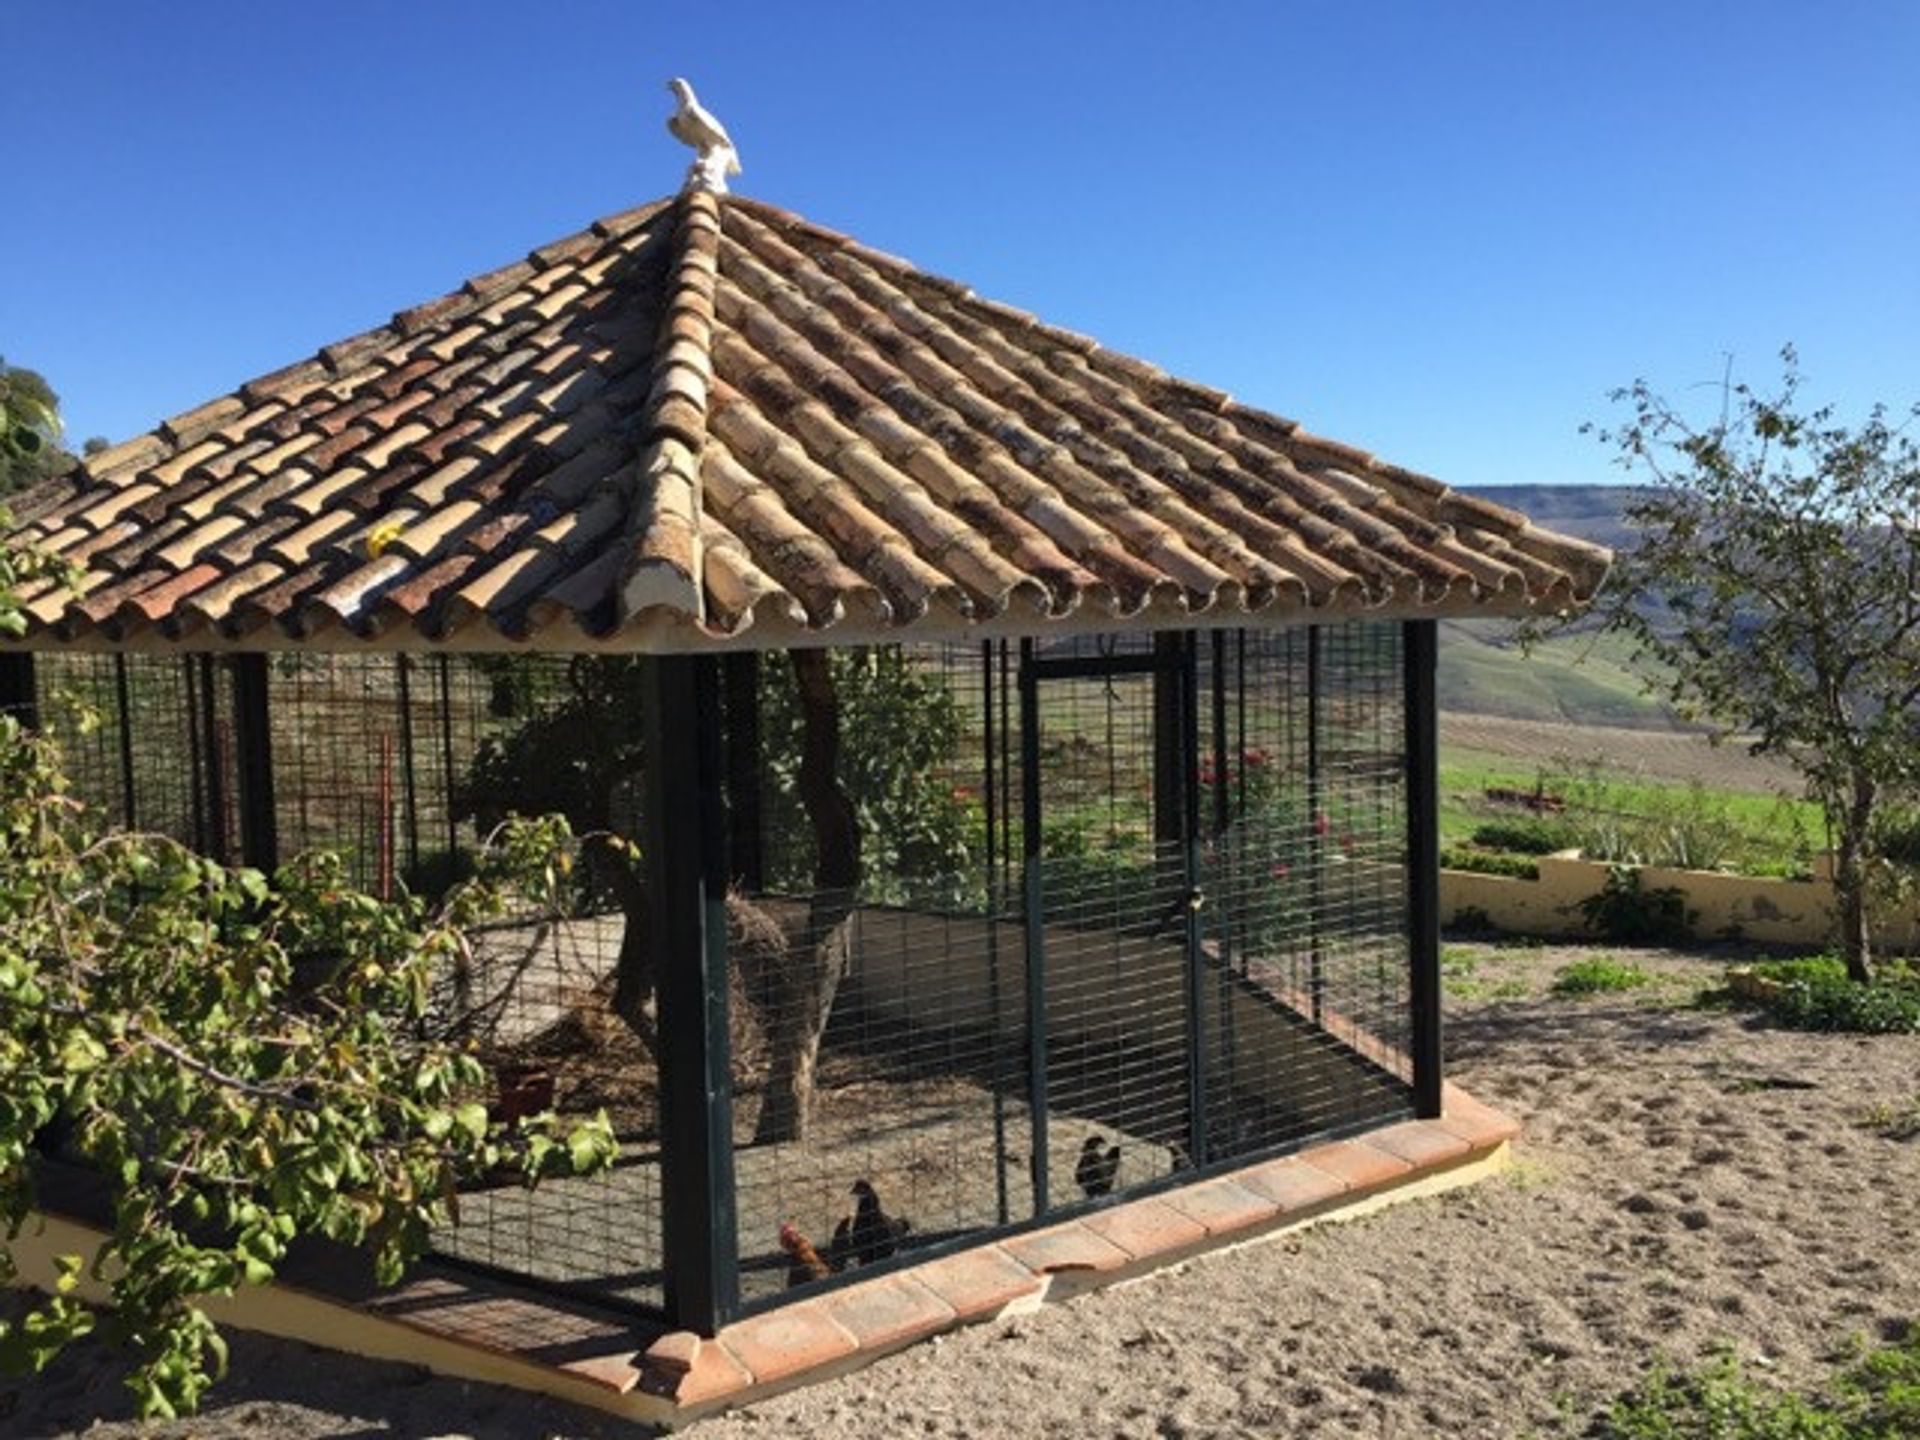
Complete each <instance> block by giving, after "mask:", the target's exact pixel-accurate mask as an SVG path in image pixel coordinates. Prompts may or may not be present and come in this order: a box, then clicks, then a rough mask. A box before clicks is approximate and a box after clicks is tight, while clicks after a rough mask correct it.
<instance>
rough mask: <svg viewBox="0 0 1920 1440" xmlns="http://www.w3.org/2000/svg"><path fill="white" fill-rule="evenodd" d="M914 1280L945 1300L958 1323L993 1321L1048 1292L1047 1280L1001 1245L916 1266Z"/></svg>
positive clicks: (973, 1250)
mask: <svg viewBox="0 0 1920 1440" xmlns="http://www.w3.org/2000/svg"><path fill="white" fill-rule="evenodd" d="M913 1277H914V1279H916V1280H918V1281H919V1282H920V1283H921V1284H923V1285H925V1286H926V1287H927V1288H928V1289H929V1290H931V1291H933V1293H934V1294H936V1295H938V1296H939V1297H940V1298H941V1299H942V1300H944V1301H945V1302H946V1303H947V1305H948V1306H949V1307H950V1308H951V1309H952V1310H953V1312H954V1316H955V1318H956V1319H958V1320H976V1319H987V1318H990V1317H991V1316H994V1315H998V1314H999V1313H1000V1312H1001V1311H1002V1310H1004V1309H1006V1308H1007V1306H1009V1305H1012V1304H1015V1303H1016V1302H1018V1301H1021V1300H1026V1299H1030V1298H1033V1297H1035V1296H1039V1295H1042V1294H1044V1293H1045V1291H1046V1288H1047V1282H1046V1281H1045V1280H1043V1279H1041V1278H1040V1277H1039V1276H1038V1275H1036V1274H1034V1273H1033V1271H1031V1270H1029V1269H1028V1268H1027V1267H1026V1266H1025V1265H1022V1264H1021V1263H1020V1262H1019V1261H1018V1260H1015V1259H1014V1258H1013V1257H1012V1256H1011V1255H1009V1254H1007V1252H1006V1251H1005V1250H1004V1249H1002V1248H1001V1247H1000V1246H998V1245H982V1246H978V1247H976V1248H974V1249H969V1250H962V1251H959V1252H958V1253H956V1254H953V1255H948V1256H945V1257H944V1258H942V1259H939V1260H931V1261H929V1262H927V1263H926V1264H925V1265H920V1266H916V1267H915V1268H914V1270H913Z"/></svg>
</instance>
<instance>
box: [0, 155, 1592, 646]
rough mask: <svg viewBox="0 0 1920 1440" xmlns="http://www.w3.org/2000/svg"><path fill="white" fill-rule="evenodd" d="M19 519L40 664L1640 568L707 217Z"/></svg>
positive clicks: (812, 237) (1165, 603) (640, 239)
mask: <svg viewBox="0 0 1920 1440" xmlns="http://www.w3.org/2000/svg"><path fill="white" fill-rule="evenodd" d="M13 509H14V512H15V516H16V524H17V526H18V527H19V528H18V529H17V531H16V535H17V536H18V537H19V538H20V539H22V540H25V541H28V542H34V543H41V544H45V545H48V546H50V547H51V548H55V549H58V550H60V551H61V552H62V553H64V554H66V555H68V556H69V557H71V558H72V559H73V560H75V562H76V563H78V564H79V565H80V566H81V567H82V578H81V583H80V586H79V588H78V590H77V592H68V591H62V590H58V589H57V588H54V587H51V586H43V587H40V588H37V589H36V590H35V591H33V592H31V593H30V594H29V596H28V597H27V598H28V605H27V612H28V619H29V623H30V626H31V627H32V628H31V629H30V632H29V635H28V640H27V643H29V644H57V643H60V642H61V641H62V640H65V639H74V640H83V639H87V638H90V637H93V636H95V635H98V636H100V637H103V638H105V639H106V640H108V641H109V642H110V643H126V644H132V643H137V642H139V641H140V640H141V639H142V637H144V636H149V635H150V636H155V637H158V638H160V639H162V640H170V641H173V642H175V643H179V644H181V645H193V644H198V643H226V642H230V641H232V640H234V639H240V640H243V641H246V642H247V643H283V642H284V639H285V637H287V636H294V637H307V638H308V639H309V641H310V643H313V644H323V645H329V646H350V645H352V644H354V643H356V637H360V638H365V637H371V636H372V635H375V634H378V633H381V632H382V631H389V630H393V629H395V628H405V629H406V631H407V633H409V634H411V635H413V636H414V637H415V643H418V644H421V645H426V644H432V643H436V642H438V641H441V640H444V639H448V638H450V637H454V636H459V637H460V640H461V643H463V644H468V645H471V644H476V643H477V644H481V645H487V644H506V643H508V642H509V641H512V640H519V639H522V638H525V637H527V636H529V635H537V634H540V633H542V632H548V631H551V634H552V638H551V639H550V641H549V643H552V644H555V645H562V646H564V645H566V644H570V643H576V642H577V641H579V640H580V639H581V638H582V637H589V638H592V639H593V640H595V641H597V642H602V643H607V644H611V645H615V646H628V647H638V648H654V647H657V646H662V645H673V646H685V645H687V644H689V643H692V644H701V645H709V646H722V647H724V646H738V645H753V644H762V643H764V644H782V643H790V642H791V641H793V640H794V639H796V638H798V637H800V636H803V635H805V634H807V633H809V632H820V633H821V634H822V635H824V636H826V637H832V636H834V635H835V634H842V635H847V636H849V637H851V638H855V639H860V640H877V639H884V638H887V637H888V636H892V635H898V636H900V637H901V638H907V637H909V636H912V635H914V634H917V633H941V634H948V635H952V634H957V633H960V632H962V631H964V630H968V629H976V630H977V629H978V628H980V627H983V626H984V627H992V628H994V629H995V631H996V633H1029V634H1044V633H1045V632H1046V631H1047V629H1048V627H1049V626H1050V625H1052V624H1055V623H1058V621H1059V620H1060V619H1062V618H1064V617H1068V616H1073V617H1075V623H1076V624H1082V625H1084V624H1086V623H1088V622H1089V620H1092V621H1094V622H1097V621H1098V620H1100V619H1101V618H1102V617H1107V618H1109V619H1111V620H1113V621H1114V622H1116V623H1119V622H1122V621H1126V620H1128V619H1129V618H1130V617H1131V619H1132V623H1149V624H1168V625H1175V624H1182V623H1190V622H1191V621H1192V620H1193V619H1195V618H1198V619H1199V620H1200V621H1201V622H1202V623H1222V624H1251V625H1259V624H1285V623H1291V622H1295V621H1298V620H1300V619H1303V618H1308V617H1325V618H1334V617H1338V616H1344V615H1350V614H1370V615H1374V616H1379V617H1383V618H1384V617H1409V616H1418V615H1425V614H1438V613H1447V614H1456V613H1468V612H1473V611H1480V612H1493V613H1515V612H1519V611H1523V610H1527V609H1535V608H1543V607H1547V608H1557V607H1560V606H1564V605H1568V604H1576V603H1579V602H1581V601H1583V600H1584V599H1585V598H1587V597H1588V596H1589V595H1591V593H1592V591H1593V589H1594V587H1595V586H1596V585H1597V584H1598V583H1599V580H1600V578H1601V576H1602V575H1603V573H1604V571H1605V569H1606V566H1607V563H1608V559H1609V557H1608V555H1607V553H1606V552H1605V551H1603V550H1600V549H1598V548H1597V547H1594V546H1591V545H1586V544H1583V543H1582V542H1580V541H1577V540H1571V539H1568V538H1566V537H1563V536H1559V535H1554V534H1550V533H1548V532H1545V531H1542V530H1539V529H1537V528H1535V527H1533V526H1532V525H1530V524H1529V523H1528V522H1527V520H1526V518H1525V517H1524V516H1521V515H1518V514H1516V513H1514V512H1512V511H1510V510H1505V509H1502V508H1501V507H1499V506H1496V505H1491V504H1489V503H1487V502H1485V501H1481V500H1477V499H1474V498H1473V497H1470V496H1466V495H1461V494H1459V493H1457V492H1454V491H1452V490H1449V489H1448V488H1447V487H1446V486H1444V485H1443V484H1441V483H1440V482H1439V481H1436V480H1433V479H1430V478H1429V477H1427V476H1425V475H1422V474H1419V473H1418V472H1416V471H1412V470H1407V469H1403V468H1401V467H1399V466H1395V465H1390V464H1387V463H1385V462H1382V461H1379V460H1376V459H1374V458H1373V457H1372V456H1370V455H1369V454H1368V453H1367V452H1366V451H1364V450H1361V449H1358V448H1356V447H1354V446H1351V445H1346V444H1342V443H1340V442H1337V441H1333V440H1328V439H1324V438H1322V437H1319V436H1317V435H1313V434H1310V433H1308V432H1307V431H1305V430H1303V429H1301V428H1300V427H1299V425H1298V424H1297V423H1296V422H1294V421H1292V420H1289V419H1285V418H1283V417H1281V416H1278V415H1274V414H1270V413H1268V412H1266V411H1262V410H1258V409H1255V408H1253V407H1250V406H1247V405H1245V404H1243V403H1241V402H1238V401H1235V400H1233V399H1232V398H1231V397H1229V396H1227V395H1226V394H1225V393H1224V392H1222V391H1219V390H1215V389H1213V388H1211V387H1208V386H1206V385H1202V384H1198V383H1195V382H1193V381H1189V380H1182V379H1177V378H1174V377H1171V376H1168V375H1166V374H1165V373H1164V372H1162V371H1160V370H1159V369H1157V368H1155V367H1154V366H1152V365H1148V364H1146V363H1144V362H1142V361H1139V360H1135V359H1133V358H1131V357H1128V356H1125V355H1119V354H1116V353H1114V352H1112V351H1108V350H1106V349H1104V348H1102V347H1101V346H1100V345H1099V344H1098V343H1097V342H1095V341H1093V340H1091V339H1088V338H1087V337H1085V336H1081V335H1076V334H1074V333H1072V332H1069V331H1065V330H1060V329H1057V328H1055V327H1053V326H1050V325H1048V324H1046V323H1044V322H1042V321H1040V320H1038V319H1037V318H1035V317H1034V316H1033V315H1031V314H1029V313H1027V312H1026V311H1024V310H1019V309H1016V308H1014V307H1012V306H1008V305H1003V304H1000V303H998V302H995V301H991V300H985V299H982V298H980V297H978V296H975V295H974V294H973V293H972V291H971V290H969V289H968V288H967V287H966V286H965V285H963V284H961V283H959V282H957V281H952V280H947V279H943V278H941V277H938V276H932V275H928V274H925V273H924V272H922V271H920V270H918V269H916V268H915V267H914V266H913V265H911V264H910V263H909V262H907V261H904V260H901V259H898V258H897V257H894V256H891V255H888V254H886V253H884V252H882V251H879V250H874V249H870V248H868V247H867V246H864V245H861V244H858V243H856V242H854V241H851V240H848V239H847V238H846V237H844V236H841V235H839V234H838V233H837V232H835V231H832V230H828V229H826V228H824V227H822V226H818V225H814V224H811V223H810V222H807V221H804V220H802V219H800V218H799V217H797V216H794V215H790V214H787V213H786V212H783V211H780V210H777V209H775V208H774V207H772V206H768V205H764V204H761V203H759V202H756V201H751V200H745V199H741V198H738V197H728V198H726V199H717V198H715V197H713V196H711V195H705V194H698V193H695V194H688V195H683V196H680V197H677V198H674V199H669V200H663V201H659V202H655V203H653V204H650V205H645V206H640V207H638V208H636V209H633V210H629V211H624V212H621V213H620V214H618V215H613V216H608V217H606V218H604V219H602V220H600V221H597V222H595V223H594V225H593V226H592V227H591V228H589V229H587V230H583V231H581V232H579V233H577V234H574V235H571V236H567V237H565V238H563V239H561V240H557V241H555V242H554V243H553V244H551V245H545V246H542V247H540V248H539V249H537V250H535V251H534V252H533V253H532V254H531V255H530V256H528V257H527V258H526V259H524V260H519V261H515V262H513V263H512V264H509V265H507V266H504V267H502V268H501V269H499V270H494V271H490V272H488V273H487V274H484V275H479V276H476V277H474V278H473V279H471V280H468V281H467V282H465V283H464V284H463V285H461V286H459V287H458V288H456V289H455V290H453V291H451V292H449V293H448V294H446V295H442V296H440V297H439V298H437V299H433V300H429V301H427V302H425V303H423V304H421V305H416V306H414V307H412V308H410V309H406V310H402V311H401V312H399V313H398V314H396V315H395V316H394V317H393V319H392V321H391V322H390V323H389V324H386V325H382V326H378V327H375V328H374V329H371V330H367V331H364V332H362V333H360V334H358V335H354V336H350V337H349V338H347V339H345V340H342V341H340V342H338V343H336V344H333V345H329V346H327V347H325V348H324V349H323V350H321V352H320V353H319V354H318V355H316V356H313V357H311V358H309V359H305V360H301V361H298V362H296V363H294V364H292V365H289V366H287V367H285V368H283V369H281V370H277V371H275V372H273V373H272V374H270V375H265V376H262V377H260V378H259V379H257V380H253V381H249V382H248V383H246V384H245V385H242V386H241V387H240V388H239V389H238V390H237V391H236V392H235V393H233V394H231V395H226V396H221V397H219V398H217V399H214V400H210V401H208V402H207V403H206V404H204V405H200V406H197V407H195V408H194V409H191V410H188V411H186V412H185V413H183V414H181V415H177V416H174V417H173V418H172V419H170V420H167V421H164V422H163V423H162V424H161V425H159V426H158V427H157V428H156V429H155V430H154V431H153V432H152V433H150V434H146V435H140V436H136V437H134V438H133V439H131V440H128V441H126V442H124V443H122V444H120V445H116V446H113V447H111V448H110V449H108V450H105V451H103V452H101V453H99V454H97V455H94V456H92V457H90V458H89V459H88V460H87V461H86V462H85V464H84V465H83V466H82V467H81V469H80V470H79V471H77V472H75V473H74V474H73V475H70V476H66V477H62V478H60V479H57V480H54V481H49V482H46V483H45V484H44V485H43V486H41V487H40V488H38V489H36V490H34V491H31V492H29V493H27V494H25V495H22V496H18V497H16V498H15V501H14V504H13ZM269 627H271V628H269ZM463 632H473V633H471V634H466V633H463ZM262 635H264V636H265V637H266V638H265V639H263V640H253V639H250V638H249V637H255V636H262ZM202 637H214V638H213V639H210V640H206V641H203V640H202ZM390 643H392V642H390ZM397 643H406V642H405V641H401V642H397Z"/></svg>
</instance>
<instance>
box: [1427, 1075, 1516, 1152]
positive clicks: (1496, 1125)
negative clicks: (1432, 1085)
mask: <svg viewBox="0 0 1920 1440" xmlns="http://www.w3.org/2000/svg"><path fill="white" fill-rule="evenodd" d="M1444 1104H1445V1106H1446V1110H1445V1113H1443V1114H1442V1115H1441V1117H1440V1119H1439V1120H1438V1121H1437V1122H1436V1123H1437V1124H1439V1125H1440V1126H1441V1127H1442V1128H1443V1129H1445V1130H1446V1131H1447V1132H1448V1133H1449V1134H1452V1135H1458V1136H1459V1137H1460V1138H1461V1139H1462V1140H1464V1141H1465V1142H1466V1143H1467V1146H1468V1148H1469V1149H1471V1150H1475V1151H1479V1150H1491V1149H1493V1148H1494V1147H1495V1146H1496V1145H1499V1144H1502V1143H1503V1142H1505V1141H1508V1140H1511V1139H1513V1138H1514V1137H1515V1136H1517V1135H1518V1134H1519V1133H1520V1122H1519V1121H1518V1120H1516V1119H1514V1118H1513V1117H1512V1116H1511V1115H1509V1114H1507V1113H1506V1112H1505V1111H1504V1110H1496V1109H1495V1108H1494V1107H1493V1106H1491V1105H1488V1104H1485V1103H1483V1102H1481V1101H1479V1100H1476V1099H1474V1098H1473V1097H1472V1096H1471V1095H1469V1094H1467V1093H1466V1092H1465V1091H1464V1090H1457V1089H1454V1088H1453V1087H1452V1086H1449V1087H1448V1088H1447V1093H1446V1096H1445V1099H1444Z"/></svg>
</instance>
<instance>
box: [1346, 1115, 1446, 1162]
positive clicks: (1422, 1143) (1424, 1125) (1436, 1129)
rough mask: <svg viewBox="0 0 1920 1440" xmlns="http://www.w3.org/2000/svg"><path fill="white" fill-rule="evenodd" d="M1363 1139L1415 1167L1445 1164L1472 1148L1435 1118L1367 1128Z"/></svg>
mask: <svg viewBox="0 0 1920 1440" xmlns="http://www.w3.org/2000/svg"><path fill="white" fill-rule="evenodd" d="M1366 1142H1367V1144H1369V1145H1372V1146H1375V1147H1377V1148H1378V1149H1381V1150H1384V1151H1386V1152H1387V1153H1388V1154H1389V1155H1394V1156H1397V1157H1399V1158H1400V1159H1402V1160H1404V1161H1406V1162H1407V1163H1408V1164H1409V1165H1411V1166H1413V1167H1414V1168H1415V1169H1419V1170H1424V1169H1430V1168H1432V1167H1434V1166H1438V1165H1445V1164H1446V1163H1447V1162H1448V1161H1450V1160H1457V1159H1459V1158H1460V1157H1461V1156H1463V1155H1465V1154H1467V1153H1468V1151H1469V1150H1470V1149H1471V1148H1472V1147H1471V1146H1469V1145H1468V1144H1467V1142H1466V1141H1465V1140H1464V1139H1462V1138H1461V1137H1460V1136H1459V1135H1456V1134H1454V1132H1453V1131H1451V1130H1448V1129H1447V1128H1446V1127H1445V1126H1443V1125H1441V1124H1440V1122H1439V1121H1437V1120H1404V1121H1402V1122H1401V1123H1400V1124H1398V1125H1389V1126H1388V1127H1387V1128H1386V1129H1384V1130H1374V1131H1370V1132H1369V1133H1368V1135H1367V1137H1366Z"/></svg>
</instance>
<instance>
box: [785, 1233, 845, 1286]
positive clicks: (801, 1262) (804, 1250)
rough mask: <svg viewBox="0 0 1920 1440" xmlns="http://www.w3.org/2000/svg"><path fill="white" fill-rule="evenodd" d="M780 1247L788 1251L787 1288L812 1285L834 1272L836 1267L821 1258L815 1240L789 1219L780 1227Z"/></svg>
mask: <svg viewBox="0 0 1920 1440" xmlns="http://www.w3.org/2000/svg"><path fill="white" fill-rule="evenodd" d="M780 1248H781V1249H782V1250H784V1251H786V1252H787V1288H788V1289H789V1290H791V1289H792V1288H793V1287H794V1286H796V1285H811V1284H812V1283H813V1282H814V1281H815V1280H824V1279H826V1278H827V1276H829V1275H831V1274H832V1273H833V1270H834V1267H833V1266H831V1265H829V1264H827V1262H826V1261H824V1260H822V1259H821V1258H820V1252H819V1251H818V1250H816V1249H814V1248H813V1242H812V1241H811V1240H809V1239H807V1237H806V1236H804V1235H802V1234H801V1233H800V1231H799V1230H798V1229H797V1228H796V1227H795V1226H794V1224H793V1222H792V1221H788V1222H787V1223H785V1224H784V1225H782V1226H781V1227H780Z"/></svg>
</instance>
